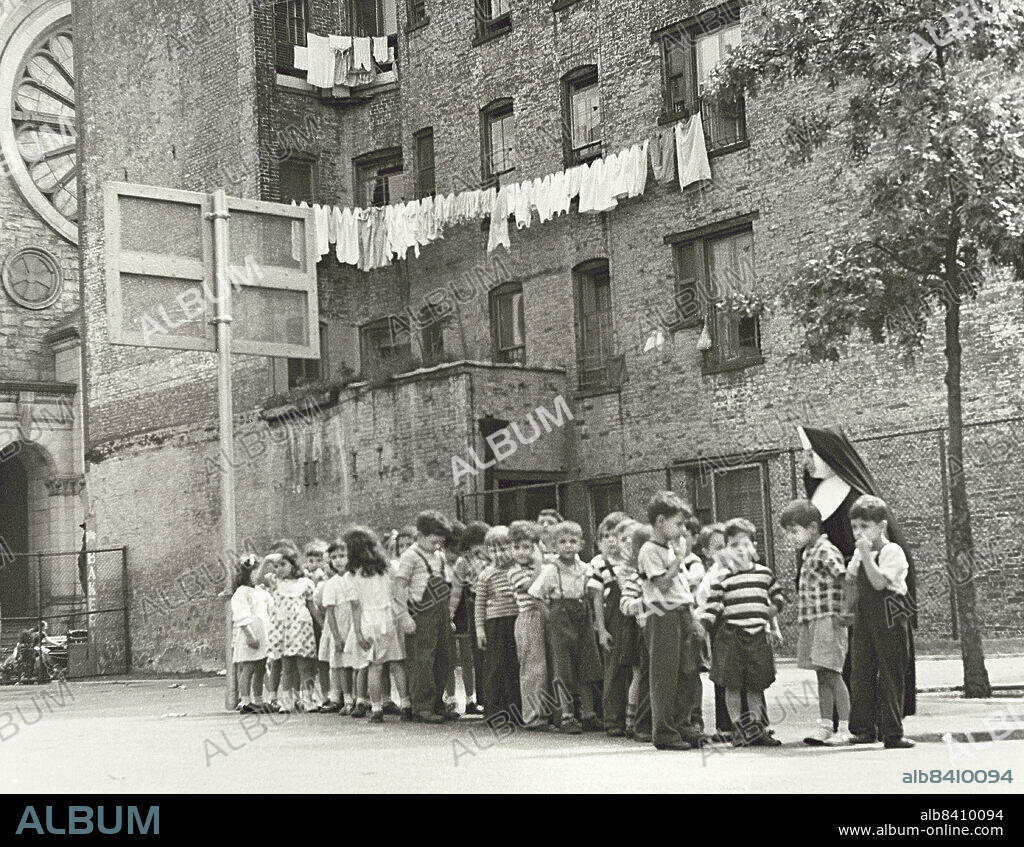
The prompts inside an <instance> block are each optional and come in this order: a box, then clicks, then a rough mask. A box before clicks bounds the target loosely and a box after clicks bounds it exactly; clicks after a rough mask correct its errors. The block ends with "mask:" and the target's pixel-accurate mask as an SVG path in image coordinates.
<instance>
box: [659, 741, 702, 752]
mask: <svg viewBox="0 0 1024 847" xmlns="http://www.w3.org/2000/svg"><path fill="white" fill-rule="evenodd" d="M654 747H655V749H657V750H692V749H693V745H692V744H691V743H690V742H689V741H683V740H682V739H680V740H679V741H670V742H669V743H668V744H655V745H654Z"/></svg>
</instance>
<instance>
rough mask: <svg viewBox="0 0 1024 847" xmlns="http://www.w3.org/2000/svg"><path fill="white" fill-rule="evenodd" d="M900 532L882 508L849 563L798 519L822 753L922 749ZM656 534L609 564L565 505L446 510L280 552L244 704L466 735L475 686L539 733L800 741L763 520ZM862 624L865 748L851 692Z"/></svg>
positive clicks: (254, 617)
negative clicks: (780, 649)
mask: <svg viewBox="0 0 1024 847" xmlns="http://www.w3.org/2000/svg"><path fill="white" fill-rule="evenodd" d="M885 515H886V506H885V503H884V502H882V501H881V500H879V499H878V498H876V497H870V496H864V497H861V498H860V499H859V500H857V502H856V503H855V504H854V506H853V508H852V509H851V512H850V518H851V523H852V525H853V529H854V534H855V536H856V538H857V552H856V553H855V554H854V556H853V559H852V561H851V563H850V564H849V565H847V563H846V562H845V561H844V560H843V556H842V554H841V553H840V552H839V551H838V550H837V549H836V548H835V547H834V546H833V545H832V544H831V543H830V542H829V540H828V538H827V536H825V535H824V534H822V532H821V516H820V514H819V513H818V510H817V509H816V508H815V506H814V505H813V504H811V503H810V502H809V501H807V500H796V501H794V502H792V503H790V504H789V505H788V506H787V507H786V508H785V509H784V510H783V512H782V514H781V516H780V523H781V525H782V527H783V529H784V531H785V533H786V536H787V538H788V539H789V540H790V541H791V542H792V543H793V545H794V546H795V547H796V549H798V550H801V551H802V556H803V568H802V570H801V574H800V581H799V589H798V598H797V622H798V626H799V637H798V644H797V653H798V664H799V666H800V667H801V668H808V669H813V670H814V671H815V672H816V675H817V679H818V690H819V707H820V716H821V720H820V725H819V727H818V728H817V730H816V731H815V733H813V734H812V735H810V736H808V738H806V739H805V742H806V743H807V744H813V745H829V746H834V745H839V744H849V743H862V742H866V741H874V740H875V733H878V730H879V729H880V730H881V733H880V734H881V737H882V739H883V740H884V741H885V745H886V746H887V747H905V746H911V744H912V742H909V741H907V740H906V739H904V738H903V731H902V724H901V716H902V713H901V708H902V702H903V691H902V680H903V673H902V671H905V663H904V666H903V668H902V670H901V666H900V660H899V656H900V651H901V649H902V650H903V653H904V654H905V653H906V632H905V622H904V623H903V625H902V628H901V625H900V623H899V621H897V622H896V624H893V622H892V620H891V619H890V618H891V616H888V615H885V614H884V609H885V605H886V597H887V596H891V595H897V594H900V593H905V591H906V583H905V580H906V570H907V563H906V558H905V557H904V556H903V551H902V550H901V548H899V547H898V545H895V544H893V543H891V542H889V541H888V539H887V538H886V535H885V529H886V520H885ZM645 518H646V523H641V522H640V521H637V520H634V519H633V518H631V517H630V516H628V515H626V514H625V513H623V512H615V513H612V514H610V515H608V516H607V517H605V518H604V519H603V520H602V521H601V523H600V525H599V526H598V527H597V545H598V549H599V553H598V555H597V556H595V557H594V558H593V559H592V560H591V561H590V562H589V563H586V562H584V561H583V560H582V559H581V558H580V552H581V549H582V545H583V531H582V528H581V527H580V526H579V524H576V523H574V522H572V521H566V520H564V519H563V518H562V516H561V515H559V514H558V513H557V512H556V511H554V510H552V509H546V510H544V511H543V512H541V514H540V515H539V517H538V519H537V520H536V521H526V520H521V521H514V522H512V523H511V524H510V525H509V526H488V525H487V524H485V523H482V522H474V523H471V524H469V525H468V526H462V525H461V524H456V525H453V523H452V522H451V521H449V520H448V519H447V518H446V517H445V516H443V515H442V514H440V513H438V512H435V511H426V512H421V513H420V514H419V515H418V516H417V518H416V526H415V531H412V530H407V531H404V532H392V533H389V534H388V535H387V537H386V538H385V539H384V540H383V541H382V539H381V538H380V537H378V536H377V535H376V534H375V533H374V532H373V531H372V530H369V529H366V528H364V527H354V528H352V529H349V530H348V531H347V532H345V533H344V535H343V536H342V537H341V538H339V539H338V540H336V541H334V542H333V543H332V544H330V545H327V544H325V543H323V542H311V543H310V544H307V545H306V548H305V550H304V552H303V554H302V555H300V553H299V551H298V549H297V547H296V546H295V544H294V543H293V542H291V541H289V540H282V541H279V542H277V543H275V544H274V545H273V546H272V549H271V551H270V553H269V554H268V555H266V556H265V557H264V558H263V559H262V561H260V560H257V559H256V558H255V557H248V558H246V559H244V560H242V561H241V562H240V564H239V566H238V569H237V575H236V590H235V592H234V595H233V596H232V600H231V605H232V611H233V618H234V625H235V633H234V638H235V640H234V660H235V665H236V673H237V680H238V690H239V709H240V710H241V711H243V712H261V711H268V710H282V711H291V710H305V711H310V710H318V711H320V712H341V713H343V714H349V715H352V716H353V717H366V716H369V720H370V721H371V722H377V723H380V722H383V721H384V719H385V715H388V714H393V715H396V716H400V717H401V719H402V720H407V721H417V722H421V723H432V724H437V723H444V722H446V721H451V720H456V719H458V718H459V717H460V716H461V713H460V711H459V710H458V707H457V706H456V705H455V696H454V695H455V671H456V669H458V670H459V671H460V672H461V675H462V681H463V687H464V690H465V693H466V700H467V702H466V706H465V713H466V714H471V715H472V714H480V713H481V712H482V714H483V715H484V717H485V719H498V720H507V721H509V722H510V723H513V724H514V725H516V726H518V727H520V728H522V729H524V730H527V731H551V730H552V729H554V730H557V731H559V732H562V733H566V734H579V733H582V732H584V731H605V732H607V733H608V735H610V736H615V737H623V736H625V737H630V738H633V739H635V740H637V741H641V742H647V743H650V742H653V744H654V745H655V746H656V747H657V748H658V749H665V750H687V749H693V748H695V747H698V746H699V745H701V744H703V743H706V742H707V741H709V740H711V739H717V740H719V741H731V742H732V743H733V744H735V745H737V746H740V745H751V746H769V747H773V746H778V745H779V744H780V743H781V742H780V741H779V740H778V739H776V738H775V736H774V734H773V732H772V730H771V729H769V727H768V718H767V711H766V708H765V701H764V691H765V689H767V688H768V687H769V686H770V685H771V684H772V682H774V680H775V663H774V658H773V650H772V641H773V640H779V641H781V631H780V628H779V624H778V615H779V612H780V611H781V610H782V608H783V605H784V598H783V593H782V591H781V589H780V587H779V585H778V583H777V581H776V579H775V576H774V574H773V572H772V571H771V569H769V568H768V567H767V566H765V565H764V564H762V563H761V562H760V561H759V556H758V552H757V547H756V544H755V536H756V528H755V527H754V525H753V524H751V523H750V522H749V521H747V520H745V519H743V518H735V519H733V520H730V521H728V522H727V523H725V524H710V525H706V526H701V524H700V522H699V521H698V520H697V519H696V518H695V517H694V514H693V511H692V509H691V508H690V506H689V505H688V504H687V502H686V501H685V500H683V499H682V498H680V497H679V496H678V495H677V494H675V493H673V492H670V491H664V492H660V493H658V494H657V495H655V496H654V497H653V499H652V500H651V501H650V503H649V504H648V506H647V510H646V515H645ZM851 621H852V622H853V636H852V643H853V654H852V661H853V678H854V680H860V681H861V682H862V683H863V684H861V685H860V686H859V687H858V686H855V687H854V691H853V702H852V708H853V710H854V712H855V713H858V712H859V715H860V716H859V718H857V720H856V725H857V726H859V727H863V728H865V730H864V731H861V732H860V734H858V735H851V734H850V731H849V721H850V711H851V699H850V693H849V690H848V688H847V686H846V683H845V682H844V679H843V676H842V670H843V664H844V660H845V658H846V652H847V627H848V625H849V623H850V622H851ZM900 633H902V638H903V640H902V641H901V640H900V638H901V635H900ZM901 644H902V647H901ZM703 671H709V672H710V679H711V681H712V683H714V685H715V694H716V725H717V726H716V728H717V730H718V732H717V733H716V734H715V735H707V734H705V725H704V718H703V713H702V699H703V698H702V692H703V686H702V682H701V676H700V675H701V673H702V672H703ZM317 687H319V689H320V692H321V694H320V696H319V697H317V695H316V689H317ZM833 712H836V713H837V714H838V725H837V726H834V725H833ZM499 715H500V716H502V717H501V718H498V717H497V716H499ZM855 717H856V715H855ZM871 728H874V733H872V732H871V731H870V730H871Z"/></svg>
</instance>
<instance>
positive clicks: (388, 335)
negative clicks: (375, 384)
mask: <svg viewBox="0 0 1024 847" xmlns="http://www.w3.org/2000/svg"><path fill="white" fill-rule="evenodd" d="M404 338H405V339H406V340H404V341H398V340H397V339H396V338H395V337H394V335H393V334H392V328H391V322H390V321H389V320H388V319H387V318H381V319H380V320H376V321H373V322H372V323H369V324H367V325H366V326H364V327H362V329H360V331H359V353H360V363H361V371H362V375H363V376H365V377H373V376H379V375H381V374H385V373H391V374H393V373H398V372H399V371H401V370H402V369H403V368H404V367H406V366H408V365H409V363H410V362H411V360H412V348H411V346H410V344H409V341H408V336H404Z"/></svg>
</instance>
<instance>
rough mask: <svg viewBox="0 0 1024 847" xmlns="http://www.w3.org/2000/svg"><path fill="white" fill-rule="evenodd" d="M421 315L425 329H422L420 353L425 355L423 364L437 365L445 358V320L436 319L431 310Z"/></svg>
mask: <svg viewBox="0 0 1024 847" xmlns="http://www.w3.org/2000/svg"><path fill="white" fill-rule="evenodd" d="M425 311H426V314H424V315H421V316H420V317H421V320H420V323H421V324H422V325H424V326H423V329H422V330H421V331H420V353H421V355H422V357H423V364H424V365H426V366H430V365H436V364H438V363H440V362H441V360H442V359H444V327H445V323H446V322H445V321H444V320H435V319H433V316H432V315H430V312H429V310H425Z"/></svg>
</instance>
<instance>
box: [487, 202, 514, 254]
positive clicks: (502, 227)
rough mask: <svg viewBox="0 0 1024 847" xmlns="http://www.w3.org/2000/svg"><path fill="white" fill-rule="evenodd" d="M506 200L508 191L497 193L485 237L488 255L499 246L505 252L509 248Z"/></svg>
mask: <svg viewBox="0 0 1024 847" xmlns="http://www.w3.org/2000/svg"><path fill="white" fill-rule="evenodd" d="M508 199H509V191H508V189H506V188H502V189H501V190H499V191H498V194H497V197H496V198H495V201H494V208H493V209H492V210H491V229H490V232H489V233H488V235H487V252H488V253H490V252H492V251H493V250H494V248H495V247H497V246H498V245H499V244H500V245H501V246H503V247H504V248H505V249H506V250H508V249H510V248H511V245H510V243H509V240H508Z"/></svg>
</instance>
